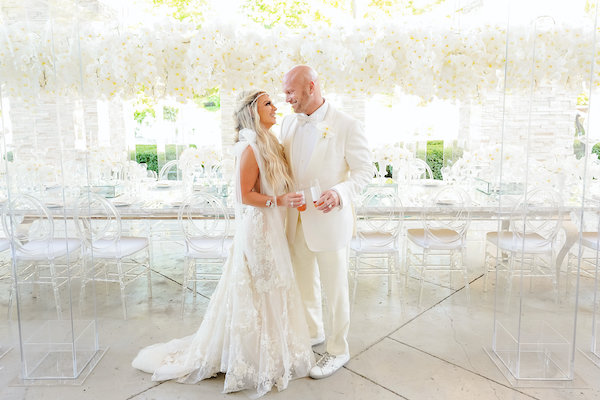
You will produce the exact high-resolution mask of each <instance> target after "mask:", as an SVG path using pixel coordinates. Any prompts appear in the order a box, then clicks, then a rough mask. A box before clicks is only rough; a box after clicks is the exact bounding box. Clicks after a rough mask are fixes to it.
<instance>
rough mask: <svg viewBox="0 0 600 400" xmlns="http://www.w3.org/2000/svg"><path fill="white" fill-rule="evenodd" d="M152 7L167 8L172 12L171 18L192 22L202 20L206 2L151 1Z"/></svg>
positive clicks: (190, 0)
mask: <svg viewBox="0 0 600 400" xmlns="http://www.w3.org/2000/svg"><path fill="white" fill-rule="evenodd" d="M152 3H153V4H154V5H164V6H168V7H169V8H171V10H172V14H171V15H172V16H173V18H175V19H177V20H179V21H183V20H184V19H189V20H191V21H193V22H197V23H199V22H201V21H202V20H203V18H202V15H203V11H204V9H205V8H206V5H207V3H206V0H152Z"/></svg>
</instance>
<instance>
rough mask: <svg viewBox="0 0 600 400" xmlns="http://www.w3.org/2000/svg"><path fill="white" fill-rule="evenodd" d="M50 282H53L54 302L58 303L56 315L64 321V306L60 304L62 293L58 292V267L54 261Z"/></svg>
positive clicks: (52, 261)
mask: <svg viewBox="0 0 600 400" xmlns="http://www.w3.org/2000/svg"><path fill="white" fill-rule="evenodd" d="M50 280H51V282H52V291H53V292H54V302H55V303H56V314H57V316H58V319H59V320H61V319H62V305H61V303H60V292H59V290H58V283H57V279H56V266H55V265H54V260H51V261H50Z"/></svg>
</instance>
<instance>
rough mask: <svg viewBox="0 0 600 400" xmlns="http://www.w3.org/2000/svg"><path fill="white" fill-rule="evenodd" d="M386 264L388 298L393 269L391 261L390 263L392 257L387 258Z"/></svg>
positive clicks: (390, 292) (390, 290)
mask: <svg viewBox="0 0 600 400" xmlns="http://www.w3.org/2000/svg"><path fill="white" fill-rule="evenodd" d="M387 264H388V296H389V295H391V294H392V271H393V267H395V265H393V261H392V256H390V255H388V257H387Z"/></svg>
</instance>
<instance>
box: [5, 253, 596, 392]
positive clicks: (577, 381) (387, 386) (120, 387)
mask: <svg viewBox="0 0 600 400" xmlns="http://www.w3.org/2000/svg"><path fill="white" fill-rule="evenodd" d="M479 250H480V249H479ZM479 250H477V249H476V251H472V252H470V255H469V259H468V265H469V273H470V279H471V285H470V291H469V295H468V296H467V291H466V290H465V288H464V287H462V285H461V286H455V287H449V285H448V281H449V280H448V276H447V275H446V276H443V275H441V274H440V275H432V276H431V277H428V280H427V282H426V284H425V285H426V286H425V291H424V297H423V301H422V304H421V305H419V304H418V293H419V281H418V280H417V279H414V278H410V279H409V280H408V285H407V287H404V280H403V279H401V280H400V281H397V282H396V281H395V282H394V283H393V287H392V293H391V295H388V292H387V279H386V278H385V277H381V276H368V277H361V278H360V281H359V286H358V293H357V298H356V302H355V304H354V307H353V310H352V325H351V328H350V337H349V340H350V348H351V353H352V354H351V355H352V357H351V360H350V362H349V363H348V364H347V365H346V366H345V367H344V368H343V369H342V370H341V371H339V372H338V373H336V374H335V375H334V376H332V377H330V378H328V379H324V380H318V381H317V380H312V379H310V378H304V379H299V380H296V381H293V382H292V383H291V384H290V386H289V388H288V389H287V390H285V391H284V392H271V393H269V394H267V395H266V396H265V398H281V399H489V398H497V399H593V398H600V368H599V367H597V366H596V365H595V364H594V363H592V362H591V361H590V360H589V359H588V358H587V357H586V356H585V355H584V354H583V352H582V350H584V349H586V348H589V343H590V338H591V331H592V329H591V326H592V309H593V281H592V280H590V279H582V280H581V285H580V293H581V296H580V298H579V304H578V306H577V311H578V312H577V321H576V326H577V331H576V332H577V334H576V336H577V342H576V347H577V350H576V352H575V362H574V372H575V377H574V379H573V380H572V381H567V382H564V383H556V382H544V381H541V382H538V383H534V384H531V383H528V384H526V383H523V382H521V383H519V384H518V386H513V384H511V382H509V380H508V379H507V378H506V377H505V375H503V374H502V373H501V372H500V370H499V369H498V367H497V366H496V364H494V362H492V360H491V359H490V357H489V356H488V355H487V353H486V351H485V349H486V348H488V349H489V348H490V347H491V343H492V332H493V325H494V298H495V296H494V293H495V289H496V287H495V285H494V280H493V279H492V281H491V284H490V287H489V289H488V291H487V292H486V291H484V290H483V277H482V272H483V267H482V256H481V251H479ZM182 254H183V252H182V246H181V244H180V243H177V242H164V243H162V244H160V245H157V246H156V248H155V252H154V260H153V270H154V272H153V276H152V279H153V297H152V299H151V300H148V299H147V296H146V284H145V281H144V280H140V281H138V282H136V283H134V284H132V286H131V287H128V288H127V293H128V295H127V301H128V312H129V319H128V320H126V321H124V320H123V319H122V314H121V303H120V298H119V290H118V287H117V286H116V285H110V286H108V287H106V288H105V287H104V285H98V287H97V293H96V300H97V305H96V313H97V317H98V337H99V342H100V345H101V346H102V347H107V348H108V351H107V352H106V353H105V355H104V356H103V358H102V359H101V360H100V361H99V363H98V364H97V366H96V367H95V368H94V369H93V370H92V372H91V374H90V375H89V376H88V377H87V379H85V381H84V382H83V383H82V384H81V385H62V386H61V385H22V384H21V383H20V382H19V379H18V376H19V373H20V352H19V343H18V329H17V325H18V324H17V321H16V313H13V316H12V317H11V318H10V319H7V318H6V317H5V315H6V314H5V313H6V311H7V303H8V284H7V282H6V281H0V313H2V316H3V317H2V319H1V320H0V333H1V336H0V346H1V347H2V348H3V349H7V348H10V347H12V349H11V350H10V351H9V352H8V353H7V354H6V355H5V356H4V357H2V358H0V399H3V400H13V399H62V400H70V399H103V400H108V399H110V400H112V399H136V400H141V399H196V400H197V399H218V398H246V397H247V395H246V394H245V393H235V394H229V395H224V394H221V390H222V384H223V377H222V376H219V377H217V378H214V379H210V380H207V381H203V382H201V383H200V384H197V385H182V384H177V383H174V382H163V383H157V382H152V381H151V380H150V376H149V375H147V374H144V373H142V372H139V371H137V370H134V369H133V368H132V367H131V366H130V363H131V360H132V359H133V357H134V356H135V355H136V353H137V351H138V350H139V348H140V347H143V346H146V345H148V344H151V343H155V342H160V341H165V340H168V339H171V338H174V337H180V336H185V335H188V334H191V333H193V332H194V331H195V329H196V328H197V327H198V326H199V324H200V322H201V320H202V316H203V313H204V311H205V308H206V305H207V303H208V298H209V296H210V293H211V291H212V289H213V288H214V284H212V283H208V284H203V285H201V286H200V287H199V292H200V294H199V295H198V296H197V297H196V298H195V299H193V298H192V296H191V294H188V297H187V300H186V310H185V314H184V318H183V319H182V318H181V280H182V279H181V277H182V263H183V258H182ZM457 278H458V277H457ZM454 281H455V284H457V283H458V282H462V280H460V279H454ZM23 290H24V293H26V294H27V295H28V297H31V296H32V295H31V294H29V291H28V290H29V289H26V288H25V289H23ZM513 292H516V289H515V290H513ZM73 293H74V295H73V299H77V298H78V295H79V290H78V288H76V287H74V288H73ZM525 293H526V294H525V297H524V299H525V300H524V302H522V303H519V302H516V303H515V302H513V303H510V304H509V305H507V304H508V303H507V304H505V303H502V302H501V301H499V302H498V306H497V307H496V309H497V313H496V318H497V319H498V320H502V321H503V322H506V324H507V325H510V323H511V322H514V321H515V320H516V319H515V315H518V312H519V311H518V309H516V308H515V307H518V306H519V305H521V306H522V307H521V312H522V315H523V320H524V321H527V320H528V319H529V318H531V319H533V318H537V319H545V320H548V321H550V322H551V324H552V325H553V327H554V328H555V329H557V330H558V331H560V333H561V334H562V335H564V336H566V337H572V335H573V327H574V325H575V322H574V317H575V312H574V310H575V309H576V308H575V305H574V303H573V296H570V297H568V296H565V295H564V293H563V292H561V300H560V302H559V303H556V302H555V301H554V300H553V299H554V297H553V295H552V293H553V292H552V287H551V285H549V284H545V283H543V282H541V283H540V282H535V283H534V285H533V289H532V291H531V292H528V291H525ZM88 296H89V291H88ZM65 297H66V296H65ZM73 304H74V305H76V306H75V315H76V316H77V315H79V316H81V318H83V319H85V318H86V317H89V316H90V315H91V314H92V312H93V307H91V306H89V305H87V306H86V307H85V308H82V309H78V307H77V304H78V302H77V301H76V300H73ZM21 306H22V313H21V314H22V318H23V320H26V321H27V322H28V323H27V324H24V325H23V326H24V327H26V328H25V329H29V330H33V329H35V322H31V321H32V320H33V321H39V320H40V319H44V318H48V319H52V316H53V315H55V314H53V313H54V309H53V298H52V295H51V293H50V291H49V290H46V289H44V288H42V289H40V291H39V293H38V294H37V300H36V301H33V302H31V301H30V302H29V303H25V302H24V304H22V305H21ZM515 309H516V310H517V311H516V312H515V313H512V310H515ZM29 323H32V324H33V325H32V326H33V327H31V326H29ZM29 332H30V331H29ZM27 333H28V332H24V336H26V335H27ZM561 349H562V350H564V346H563V347H562V348H561ZM315 350H316V351H318V352H319V351H323V349H322V348H319V347H317V348H316V349H315ZM568 351H569V350H568V349H567V352H568ZM1 353H2V351H0V354H1ZM567 358H568V357H567Z"/></svg>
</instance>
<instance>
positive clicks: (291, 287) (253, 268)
mask: <svg viewBox="0 0 600 400" xmlns="http://www.w3.org/2000/svg"><path fill="white" fill-rule="evenodd" d="M247 146H252V148H253V150H254V154H255V156H256V159H257V163H258V165H259V169H260V170H262V168H261V167H262V165H263V162H264V161H263V160H262V157H260V155H259V153H258V149H257V147H256V134H255V133H254V131H250V130H247V129H244V130H242V131H241V132H240V142H239V143H238V144H237V145H236V154H237V155H239V154H241V151H243V150H244V149H245V148H246V147H247ZM238 159H239V157H238ZM236 171H237V172H236V183H237V187H236V188H239V166H238V167H236ZM260 183H261V191H262V192H263V193H266V194H270V195H272V194H273V190H272V189H271V188H270V187H269V185H268V183H267V182H266V180H265V179H264V178H263V177H262V175H261V181H260ZM237 192H238V193H239V190H238V191H237ZM237 198H238V204H237V205H236V232H235V239H234V244H233V247H232V250H231V251H230V254H229V258H228V259H227V262H226V263H225V265H224V266H223V273H222V276H221V279H220V281H219V283H218V284H217V287H216V289H215V291H214V293H213V295H212V297H211V300H210V303H209V305H208V308H207V310H206V315H205V316H204V319H203V321H202V324H201V325H200V328H199V329H198V331H197V332H196V333H195V334H194V335H191V336H188V337H185V338H182V339H174V340H171V341H170V342H168V343H159V344H155V345H152V346H149V347H146V348H144V349H142V350H141V351H140V352H139V354H138V355H137V357H136V358H135V359H134V360H133V362H132V365H133V367H134V368H137V369H140V370H142V371H145V372H148V373H151V374H153V375H152V380H155V381H163V380H168V379H177V381H178V382H181V383H197V382H199V381H201V380H203V379H206V378H209V377H213V376H215V375H216V374H217V373H219V372H223V373H225V374H226V375H225V385H224V389H223V392H233V391H239V390H243V389H250V390H252V391H254V392H255V393H254V394H255V395H256V396H262V395H263V394H265V393H267V392H268V391H270V390H271V389H272V387H273V386H276V387H277V389H278V390H283V389H285V388H286V387H287V385H288V383H289V381H290V380H291V379H294V378H298V377H303V376H306V375H308V372H309V371H310V368H311V366H312V365H313V364H314V356H313V352H312V349H311V345H310V338H309V334H308V328H307V326H306V320H305V317H304V308H303V306H302V302H301V299H300V293H299V291H298V288H297V286H296V282H295V280H294V275H293V272H292V265H291V259H290V255H289V250H288V247H287V242H286V239H285V233H284V226H283V210H280V209H277V208H272V209H270V208H257V207H252V206H246V205H242V204H241V201H239V194H238V195H237Z"/></svg>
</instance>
